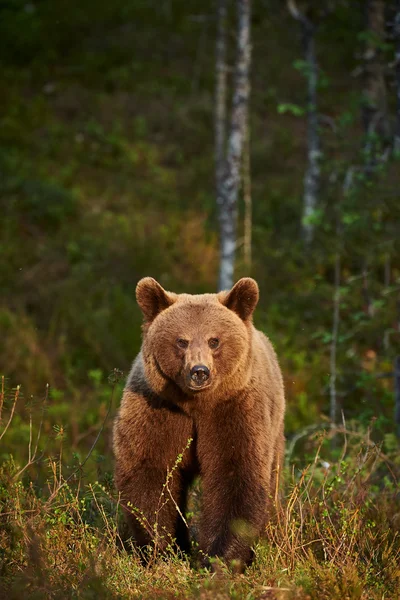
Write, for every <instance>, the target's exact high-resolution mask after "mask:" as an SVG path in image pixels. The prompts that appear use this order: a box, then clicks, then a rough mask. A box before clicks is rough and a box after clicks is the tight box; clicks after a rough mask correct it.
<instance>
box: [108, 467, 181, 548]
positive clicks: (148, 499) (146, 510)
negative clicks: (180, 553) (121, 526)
mask: <svg viewBox="0 0 400 600" xmlns="http://www.w3.org/2000/svg"><path fill="white" fill-rule="evenodd" d="M181 479H182V478H181V475H180V473H179V472H178V471H177V472H175V473H173V475H172V477H171V478H170V479H169V481H168V485H166V482H167V480H168V474H167V471H166V470H163V469H160V468H158V467H157V466H154V465H151V464H147V465H146V464H142V465H140V466H139V465H136V466H135V465H134V466H133V468H131V469H130V472H128V473H127V472H126V471H125V472H124V473H123V472H122V470H121V469H119V468H118V467H117V469H116V481H117V486H118V489H119V490H120V494H121V503H122V506H123V508H124V512H125V515H126V520H127V522H128V525H129V528H130V530H131V533H132V534H133V537H134V540H135V543H136V544H137V545H138V546H139V547H144V546H148V545H149V544H153V545H155V546H156V547H157V548H158V549H159V550H160V551H164V550H165V549H166V547H167V546H168V545H169V544H171V543H172V541H173V540H175V539H176V541H177V543H178V545H179V546H180V547H182V546H184V547H182V550H187V546H188V540H186V539H185V540H182V539H177V538H178V535H177V532H178V531H182V532H183V533H184V532H185V528H184V527H180V523H179V521H180V520H181V517H180V515H179V513H178V511H177V505H180V504H181V498H182V496H183V495H184V493H185V491H184V490H183V489H182V483H183V482H182V481H181ZM179 537H182V535H181V536H179Z"/></svg>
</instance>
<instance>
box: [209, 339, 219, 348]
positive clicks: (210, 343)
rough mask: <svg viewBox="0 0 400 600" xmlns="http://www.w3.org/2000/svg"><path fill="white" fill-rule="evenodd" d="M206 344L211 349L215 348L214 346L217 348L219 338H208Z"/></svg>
mask: <svg viewBox="0 0 400 600" xmlns="http://www.w3.org/2000/svg"><path fill="white" fill-rule="evenodd" d="M208 345H209V346H210V348H211V350H216V348H218V346H219V339H218V338H210V339H209V340H208Z"/></svg>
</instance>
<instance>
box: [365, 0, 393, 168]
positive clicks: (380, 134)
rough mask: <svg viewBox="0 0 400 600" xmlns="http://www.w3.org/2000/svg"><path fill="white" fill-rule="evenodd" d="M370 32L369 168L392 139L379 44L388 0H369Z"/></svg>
mask: <svg viewBox="0 0 400 600" xmlns="http://www.w3.org/2000/svg"><path fill="white" fill-rule="evenodd" d="M366 24H367V31H368V36H367V39H366V46H365V53H364V91H363V96H364V98H363V110H362V117H363V126H364V131H365V136H366V138H365V144H364V152H365V156H366V167H367V169H370V168H373V166H374V164H375V162H376V155H377V153H378V151H379V149H380V147H382V144H385V142H386V143H388V142H389V139H390V127H389V120H388V108H387V95H386V83H385V77H384V69H383V64H382V59H381V48H380V47H379V46H380V44H383V42H384V41H385V1H384V0H367V2H366Z"/></svg>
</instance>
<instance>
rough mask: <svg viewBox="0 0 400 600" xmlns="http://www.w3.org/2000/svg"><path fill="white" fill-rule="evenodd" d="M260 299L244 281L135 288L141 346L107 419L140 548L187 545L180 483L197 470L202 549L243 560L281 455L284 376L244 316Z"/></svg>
mask: <svg viewBox="0 0 400 600" xmlns="http://www.w3.org/2000/svg"><path fill="white" fill-rule="evenodd" d="M258 296H259V292H258V286H257V283H256V282H255V281H254V280H253V279H250V278H243V279H240V280H239V281H238V282H237V283H236V285H235V286H234V287H233V288H232V289H231V290H230V291H228V292H220V293H218V294H202V295H189V294H174V293H171V292H167V291H165V290H164V289H163V288H162V287H161V285H160V284H159V283H157V281H155V280H154V279H152V278H151V277H146V278H144V279H142V280H141V281H139V283H138V285H137V288H136V298H137V302H138V304H139V306H140V308H141V310H142V312H143V316H144V325H143V344H142V349H141V351H140V353H139V354H138V356H137V357H136V359H135V361H134V363H133V366H132V370H131V372H130V375H129V377H128V380H127V383H126V387H125V390H124V394H123V399H122V403H121V407H120V410H119V413H118V415H117V417H116V420H115V424H114V453H115V459H116V460H115V482H116V486H117V488H118V490H119V492H120V497H121V504H122V506H123V507H124V509H125V512H126V517H127V519H128V523H129V525H130V529H131V532H132V534H133V537H134V540H135V542H136V543H137V544H138V545H139V546H145V545H147V544H149V543H151V542H152V541H153V542H154V539H155V538H157V545H158V547H159V548H161V549H164V548H165V547H166V546H167V545H168V544H169V543H171V540H172V539H174V540H175V541H176V543H177V544H178V546H179V547H180V548H181V549H182V550H185V551H187V550H189V547H190V546H189V536H188V530H187V527H186V524H185V521H184V514H185V508H186V498H187V491H188V486H189V485H190V483H191V482H192V480H193V478H194V477H195V476H197V475H200V477H201V482H202V515H201V519H200V526H199V537H200V539H199V543H200V549H201V550H202V552H203V553H204V554H205V555H206V556H208V557H210V556H219V557H221V558H222V559H223V560H225V561H226V562H227V563H229V562H230V561H232V560H234V559H236V560H237V561H238V562H239V563H240V564H242V565H245V564H247V563H248V562H249V561H250V559H251V556H252V552H251V543H252V541H253V540H254V539H255V537H256V536H258V535H260V534H261V533H262V531H263V529H264V528H265V525H266V522H267V520H268V517H269V515H270V513H271V510H272V508H273V500H274V497H275V494H276V489H277V484H278V476H279V470H280V465H281V462H282V457H283V452H284V435H283V419H284V411H285V399H284V389H283V381H282V375H281V371H280V368H279V365H278V360H277V358H276V355H275V352H274V349H273V347H272V345H271V343H270V341H269V340H268V338H267V337H266V336H265V335H264V334H263V333H261V332H260V331H258V330H257V329H255V327H254V326H253V323H252V315H253V311H254V309H255V307H256V305H257V302H258ZM189 439H191V440H192V441H191V442H190V443H189V445H188V440H189ZM179 455H182V456H181V457H180V459H178V460H177V457H178V456H179ZM168 474H169V475H168ZM133 507H134V510H132V509H133Z"/></svg>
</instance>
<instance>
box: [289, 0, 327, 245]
mask: <svg viewBox="0 0 400 600" xmlns="http://www.w3.org/2000/svg"><path fill="white" fill-rule="evenodd" d="M288 8H289V11H290V13H291V15H292V17H293V18H295V19H296V20H297V21H299V23H300V26H301V33H302V41H303V47H304V59H305V62H306V74H307V169H306V173H305V176H304V193H303V215H302V233H303V238H304V240H305V242H306V243H307V244H309V243H310V242H312V240H313V238H314V228H315V227H314V224H313V223H312V220H311V217H312V215H313V213H314V211H315V209H316V208H317V206H318V196H319V189H320V181H321V167H320V159H321V144H320V135H319V127H318V112H317V100H318V98H317V94H318V63H317V57H316V53H315V31H316V27H315V25H314V24H313V23H312V22H311V21H310V19H309V18H308V17H307V16H306V15H305V14H304V13H302V12H301V11H300V10H299V9H298V8H297V5H296V3H295V1H294V0H289V1H288Z"/></svg>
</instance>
